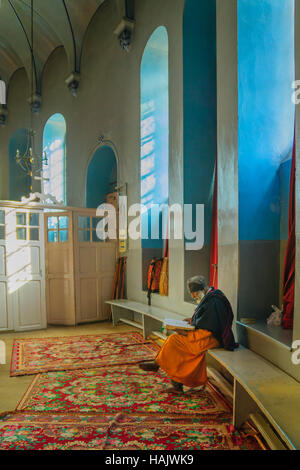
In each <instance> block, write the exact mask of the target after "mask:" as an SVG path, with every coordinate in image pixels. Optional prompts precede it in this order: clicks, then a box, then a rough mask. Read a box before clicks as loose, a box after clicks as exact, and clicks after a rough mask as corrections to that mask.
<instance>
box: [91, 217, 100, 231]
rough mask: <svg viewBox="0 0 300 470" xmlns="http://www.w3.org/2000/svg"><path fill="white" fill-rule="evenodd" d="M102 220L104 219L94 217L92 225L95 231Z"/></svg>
mask: <svg viewBox="0 0 300 470" xmlns="http://www.w3.org/2000/svg"><path fill="white" fill-rule="evenodd" d="M100 220H102V217H93V219H92V221H93V222H92V223H93V229H96V228H97V225H98V223H99V222H100Z"/></svg>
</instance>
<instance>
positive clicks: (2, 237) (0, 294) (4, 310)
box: [0, 208, 13, 331]
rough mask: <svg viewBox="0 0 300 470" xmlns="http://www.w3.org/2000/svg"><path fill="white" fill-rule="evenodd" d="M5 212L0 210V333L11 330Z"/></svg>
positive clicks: (11, 318) (11, 317)
mask: <svg viewBox="0 0 300 470" xmlns="http://www.w3.org/2000/svg"><path fill="white" fill-rule="evenodd" d="M6 220H7V218H6V210H5V209H4V208H2V209H0V331H8V330H12V329H13V316H12V313H13V312H12V308H10V303H11V302H10V296H9V291H8V276H7V269H6V258H7V246H6V233H7V229H6Z"/></svg>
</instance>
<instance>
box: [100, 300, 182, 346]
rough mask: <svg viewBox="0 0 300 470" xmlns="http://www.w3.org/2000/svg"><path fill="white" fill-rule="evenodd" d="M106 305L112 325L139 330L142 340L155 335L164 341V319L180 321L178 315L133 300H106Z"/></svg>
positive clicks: (180, 318)
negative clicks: (110, 313)
mask: <svg viewBox="0 0 300 470" xmlns="http://www.w3.org/2000/svg"><path fill="white" fill-rule="evenodd" d="M106 303H107V304H109V305H111V307H112V321H113V325H114V326H117V325H118V323H119V322H122V323H126V324H128V325H131V326H134V327H135V328H139V329H140V330H142V332H143V336H144V338H146V339H147V338H149V336H150V335H151V334H152V335H155V336H157V337H159V338H161V339H166V338H167V336H165V335H164V334H163V333H162V329H163V323H164V319H165V318H174V319H176V320H182V319H183V317H182V316H180V315H178V313H174V312H170V311H166V310H165V309H161V308H158V307H153V306H149V305H146V304H142V303H139V302H134V301H133V300H108V301H107V302H106Z"/></svg>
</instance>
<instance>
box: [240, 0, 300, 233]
mask: <svg viewBox="0 0 300 470" xmlns="http://www.w3.org/2000/svg"><path fill="white" fill-rule="evenodd" d="M238 61H239V63H238V71H239V191H240V194H239V217H240V240H279V239H280V195H281V189H280V187H281V184H283V186H284V187H285V188H286V186H287V185H286V184H285V183H284V181H282V176H283V175H281V177H280V171H279V169H280V164H281V162H282V160H283V159H285V158H286V157H287V155H289V154H290V151H291V147H292V143H293V128H294V108H293V105H292V102H291V94H292V89H291V84H292V81H293V80H294V76H295V66H294V0H239V2H238ZM285 175H287V173H285Z"/></svg>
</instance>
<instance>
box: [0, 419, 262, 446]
mask: <svg viewBox="0 0 300 470" xmlns="http://www.w3.org/2000/svg"><path fill="white" fill-rule="evenodd" d="M80 449H86V450H259V449H260V446H259V444H258V442H257V441H256V439H255V433H254V432H253V431H252V430H250V432H249V430H245V431H242V432H237V431H235V430H234V429H233V427H232V426H230V425H229V424H228V423H226V422H222V420H216V421H215V422H214V423H206V422H205V420H203V418H202V419H199V418H190V419H187V418H184V417H180V418H173V417H157V416H153V417H152V416H151V417H149V416H142V417H139V416H134V415H127V416H126V415H122V414H118V415H116V416H109V415H98V414H95V415H92V416H90V415H82V414H75V415H74V414H72V413H69V414H52V415H43V414H23V413H11V414H7V415H6V416H2V418H0V450H80Z"/></svg>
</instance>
